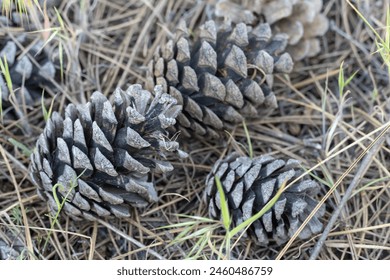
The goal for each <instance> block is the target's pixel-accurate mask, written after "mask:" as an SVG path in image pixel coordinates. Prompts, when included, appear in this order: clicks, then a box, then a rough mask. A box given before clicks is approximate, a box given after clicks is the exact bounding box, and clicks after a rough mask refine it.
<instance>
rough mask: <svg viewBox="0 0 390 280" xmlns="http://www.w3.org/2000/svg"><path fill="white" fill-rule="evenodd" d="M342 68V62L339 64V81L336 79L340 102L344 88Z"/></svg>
mask: <svg viewBox="0 0 390 280" xmlns="http://www.w3.org/2000/svg"><path fill="white" fill-rule="evenodd" d="M343 66H344V61H343V62H341V64H340V71H339V79H338V82H339V95H340V100H341V99H342V97H343V94H344V86H345V83H344V69H343Z"/></svg>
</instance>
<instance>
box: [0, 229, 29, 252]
mask: <svg viewBox="0 0 390 280" xmlns="http://www.w3.org/2000/svg"><path fill="white" fill-rule="evenodd" d="M24 249H25V246H24V244H23V243H22V242H21V241H20V240H19V238H18V237H17V236H15V234H14V233H13V232H12V231H11V230H8V229H7V228H4V227H3V226H1V227H0V260H16V259H18V258H19V257H20V254H21V253H22V251H23V250H24Z"/></svg>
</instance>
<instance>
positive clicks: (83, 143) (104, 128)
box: [31, 85, 184, 220]
mask: <svg viewBox="0 0 390 280" xmlns="http://www.w3.org/2000/svg"><path fill="white" fill-rule="evenodd" d="M176 103H177V102H176V100H175V99H174V98H173V97H171V96H169V95H168V94H166V93H163V92H162V88H161V87H160V86H156V88H155V90H154V93H153V95H152V94H151V93H150V92H149V91H146V90H143V89H142V88H141V86H140V85H132V86H130V87H129V88H128V89H127V90H126V91H122V90H121V89H119V88H118V89H117V90H116V91H115V92H114V94H113V101H111V102H110V101H109V100H107V98H106V97H105V96H104V95H103V94H101V93H99V92H94V93H93V95H92V97H91V101H90V102H88V103H87V104H85V105H78V106H75V105H73V104H70V105H68V106H67V107H66V110H65V119H63V118H61V117H60V115H59V114H58V113H57V112H54V113H53V114H52V117H51V118H50V120H49V121H48V122H47V124H46V127H45V129H44V131H43V133H42V134H41V135H40V137H39V139H38V141H37V147H36V150H35V152H34V153H33V154H32V156H31V175H32V179H33V181H35V184H36V185H37V186H38V194H39V195H40V196H41V197H42V198H43V199H45V200H48V202H49V206H50V208H51V210H52V211H54V212H56V211H58V207H57V204H56V199H55V197H57V198H58V201H59V202H61V201H63V200H64V199H66V202H65V204H64V208H63V209H64V211H65V213H66V214H68V215H69V216H71V217H72V218H74V219H79V218H81V217H84V218H86V219H90V220H93V219H94V217H96V216H110V215H111V214H113V215H115V216H116V217H128V216H129V215H130V212H129V210H130V206H133V207H144V206H147V205H148V204H149V203H151V202H155V201H157V193H156V190H155V188H154V184H153V183H152V181H151V178H150V177H151V176H150V175H152V174H153V173H165V172H168V171H171V170H173V166H172V165H171V164H170V163H169V162H167V161H164V158H165V157H166V156H167V155H169V154H171V153H178V154H179V156H183V155H184V153H183V152H182V151H180V150H179V147H178V146H179V144H178V143H177V142H175V141H171V140H170V139H169V138H168V133H167V129H168V128H169V127H171V126H172V125H174V124H175V118H176V116H177V115H178V114H179V112H180V110H181V106H180V105H177V104H176ZM54 186H58V187H54ZM54 193H55V194H54ZM58 201H57V202H58Z"/></svg>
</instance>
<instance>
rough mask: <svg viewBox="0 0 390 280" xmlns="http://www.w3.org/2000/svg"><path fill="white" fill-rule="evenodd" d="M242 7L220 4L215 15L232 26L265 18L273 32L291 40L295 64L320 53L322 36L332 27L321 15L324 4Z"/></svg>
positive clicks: (279, 0)
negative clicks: (230, 22)
mask: <svg viewBox="0 0 390 280" xmlns="http://www.w3.org/2000/svg"><path fill="white" fill-rule="evenodd" d="M246 3H250V5H247V6H242V2H241V1H237V0H220V1H218V3H217V4H216V6H215V15H216V16H217V17H223V18H225V19H227V20H231V21H233V22H238V21H241V20H243V18H245V19H246V20H247V23H252V22H254V21H255V20H256V16H255V15H258V16H260V17H264V19H265V22H267V23H269V24H270V25H271V26H272V30H273V31H274V32H283V33H286V34H287V35H288V36H289V39H288V46H287V48H286V50H287V51H288V52H289V53H290V54H291V56H292V57H293V58H294V60H297V61H298V60H301V59H303V58H305V57H312V56H315V55H317V54H318V53H319V52H320V51H321V47H320V41H319V39H318V37H319V36H323V35H324V34H325V33H326V31H327V30H328V27H329V20H328V19H327V17H326V16H325V15H324V14H323V13H321V10H322V7H323V2H322V0H272V1H270V0H254V1H247V2H246Z"/></svg>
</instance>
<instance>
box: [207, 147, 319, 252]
mask: <svg viewBox="0 0 390 280" xmlns="http://www.w3.org/2000/svg"><path fill="white" fill-rule="evenodd" d="M297 165H298V162H297V161H296V160H288V161H287V162H285V161H284V160H281V159H274V158H272V157H271V156H260V157H257V158H253V159H251V158H249V157H239V156H238V155H237V154H232V155H231V156H229V157H227V158H225V159H223V160H219V161H218V162H217V163H216V164H215V166H214V167H213V169H212V171H211V173H210V174H209V175H208V177H207V179H206V184H207V189H206V196H207V199H208V201H209V215H210V216H211V217H212V218H214V219H219V218H220V216H221V204H220V194H219V192H218V190H217V187H216V184H215V177H216V176H217V177H218V178H220V181H221V183H222V186H223V190H224V193H225V197H226V200H227V203H228V207H229V210H230V214H231V215H232V217H233V224H234V225H235V226H237V225H239V224H241V223H242V222H244V221H245V220H247V219H248V218H250V217H252V216H253V215H255V214H256V213H258V212H259V211H260V210H261V209H262V208H263V207H264V205H266V204H267V203H268V201H269V200H270V199H272V198H273V197H274V195H275V194H276V192H277V191H278V189H279V188H280V187H281V186H282V184H283V183H284V182H286V183H287V184H288V183H289V182H291V181H292V180H294V179H296V178H297V177H298V176H299V175H301V172H300V171H299V170H296V169H294V168H296V167H297ZM287 184H286V185H287ZM318 191H319V186H318V184H317V183H316V182H315V181H313V180H310V179H305V180H303V181H300V182H297V183H295V184H293V185H292V186H291V187H289V188H288V189H286V190H285V191H284V192H283V193H282V194H281V196H280V198H279V199H278V201H277V202H276V203H275V204H274V206H273V207H272V208H271V209H270V210H269V211H268V212H266V213H265V214H264V215H263V216H262V217H261V218H260V219H258V220H256V221H255V222H254V223H252V225H251V226H250V227H249V230H248V234H249V235H250V236H252V237H254V238H255V240H256V241H257V243H259V244H261V245H267V244H268V243H269V239H273V240H275V241H276V242H277V243H278V244H282V243H285V242H286V241H288V239H289V238H290V237H291V236H292V235H293V234H294V233H295V232H296V231H297V229H298V228H299V227H300V226H301V224H302V222H303V221H304V220H305V219H306V218H307V216H308V215H309V214H310V212H311V211H312V210H313V209H314V207H315V206H316V205H317V201H316V200H314V198H313V197H314V195H316V194H317V192H318ZM320 209H321V210H320V211H318V212H317V213H316V214H315V216H314V217H313V218H312V219H311V220H310V221H309V223H308V225H307V226H306V227H305V228H304V230H303V231H301V233H300V234H299V237H300V238H301V239H306V238H309V237H310V236H311V235H312V234H316V233H319V232H320V231H321V230H322V223H321V222H320V221H319V218H320V217H321V216H322V215H323V214H324V208H320Z"/></svg>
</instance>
